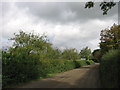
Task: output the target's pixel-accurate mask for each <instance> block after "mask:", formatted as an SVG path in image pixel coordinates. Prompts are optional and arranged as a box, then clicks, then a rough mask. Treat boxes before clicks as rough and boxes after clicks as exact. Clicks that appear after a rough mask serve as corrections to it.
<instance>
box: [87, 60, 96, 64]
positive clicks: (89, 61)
mask: <svg viewBox="0 0 120 90" xmlns="http://www.w3.org/2000/svg"><path fill="white" fill-rule="evenodd" d="M86 63H87V65H91V64H95V62H94V61H93V60H86Z"/></svg>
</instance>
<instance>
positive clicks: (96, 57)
mask: <svg viewBox="0 0 120 90" xmlns="http://www.w3.org/2000/svg"><path fill="white" fill-rule="evenodd" d="M92 56H93V59H94V61H95V62H99V61H100V58H101V51H100V49H96V50H94V51H93V52H92Z"/></svg>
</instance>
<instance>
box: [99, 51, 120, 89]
mask: <svg viewBox="0 0 120 90" xmlns="http://www.w3.org/2000/svg"><path fill="white" fill-rule="evenodd" d="M119 59H120V51H119V50H110V51H108V52H107V53H106V54H105V55H103V57H102V62H101V65H100V73H101V78H102V80H101V81H102V83H103V86H104V87H107V88H118V87H119V85H120V81H118V80H120V79H119V76H120V73H119V72H120V69H119V68H120V61H119Z"/></svg>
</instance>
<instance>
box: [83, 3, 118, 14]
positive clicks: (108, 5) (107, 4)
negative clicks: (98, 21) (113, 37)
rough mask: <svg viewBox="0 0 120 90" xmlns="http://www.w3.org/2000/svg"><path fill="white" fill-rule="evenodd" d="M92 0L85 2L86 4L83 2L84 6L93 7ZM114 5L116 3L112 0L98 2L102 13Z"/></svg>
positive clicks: (105, 12)
mask: <svg viewBox="0 0 120 90" xmlns="http://www.w3.org/2000/svg"><path fill="white" fill-rule="evenodd" d="M94 4H95V3H94V2H92V1H89V2H87V3H86V4H85V8H93V7H94ZM115 5H116V3H115V2H113V1H110V2H105V1H104V2H101V3H100V5H99V6H100V9H101V10H102V11H103V15H106V14H107V12H108V11H109V10H110V9H111V8H112V7H114V6H115Z"/></svg>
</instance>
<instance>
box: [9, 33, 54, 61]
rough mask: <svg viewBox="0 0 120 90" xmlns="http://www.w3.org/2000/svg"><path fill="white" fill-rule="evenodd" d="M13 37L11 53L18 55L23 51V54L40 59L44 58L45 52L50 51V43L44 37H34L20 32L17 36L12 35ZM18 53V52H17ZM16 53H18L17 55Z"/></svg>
mask: <svg viewBox="0 0 120 90" xmlns="http://www.w3.org/2000/svg"><path fill="white" fill-rule="evenodd" d="M14 35H15V37H14V38H11V40H14V41H15V42H14V44H13V46H14V48H12V52H13V53H14V52H15V53H16V54H18V53H21V52H22V51H24V52H23V53H25V54H27V55H30V54H33V53H34V54H36V55H38V56H39V57H40V59H43V58H45V56H46V54H47V52H48V51H49V50H51V49H52V47H51V45H52V44H51V43H49V42H48V40H47V37H46V36H45V35H42V36H39V35H34V34H33V33H28V34H27V33H25V32H23V31H20V32H19V34H14ZM18 51H19V52H18ZM17 52H18V53H17Z"/></svg>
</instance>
